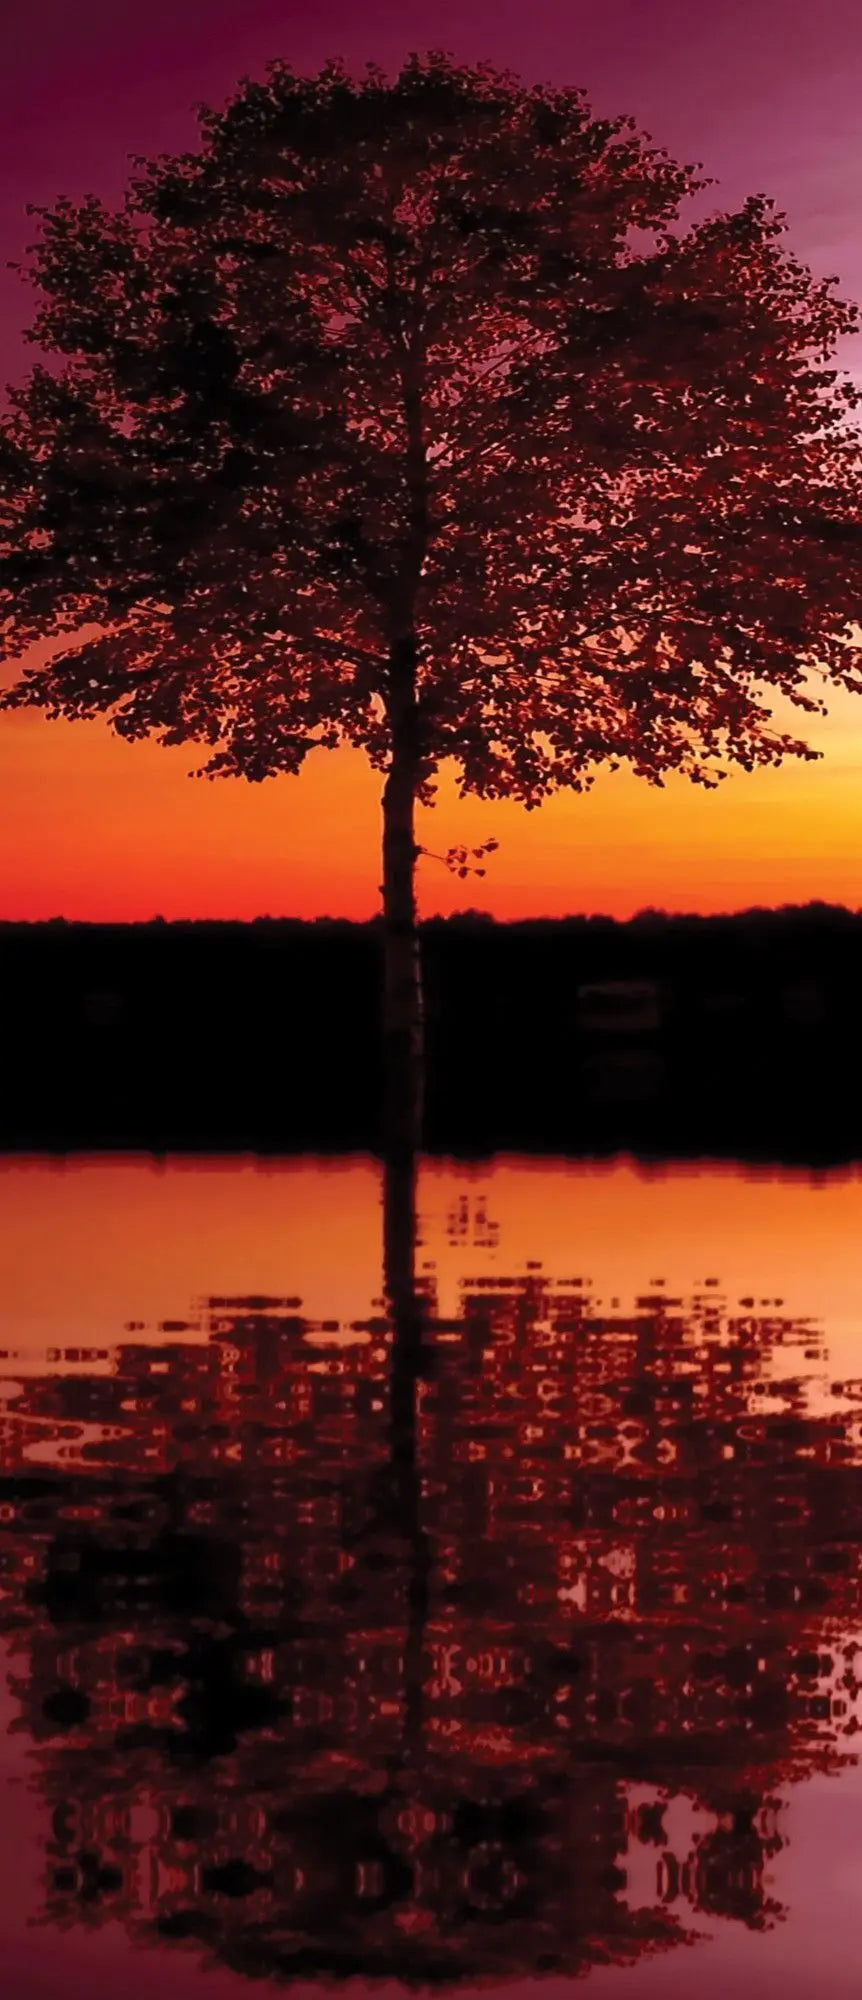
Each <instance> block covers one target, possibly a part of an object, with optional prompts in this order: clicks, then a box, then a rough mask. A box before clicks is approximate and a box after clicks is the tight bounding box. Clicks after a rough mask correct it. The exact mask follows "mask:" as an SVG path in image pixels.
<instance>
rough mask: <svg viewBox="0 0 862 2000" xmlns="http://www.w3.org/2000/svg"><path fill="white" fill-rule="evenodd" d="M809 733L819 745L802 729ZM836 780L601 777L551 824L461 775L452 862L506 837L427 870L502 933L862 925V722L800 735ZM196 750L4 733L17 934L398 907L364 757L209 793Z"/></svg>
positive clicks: (427, 824)
mask: <svg viewBox="0 0 862 2000" xmlns="http://www.w3.org/2000/svg"><path fill="white" fill-rule="evenodd" d="M800 725H803V726H802V727H801V728H800ZM796 727H797V728H800V733H802V734H805V735H807V738H808V740H809V741H810V742H811V743H813V744H815V745H816V746H817V747H819V748H822V749H823V751H824V755H823V758H822V760H821V761H820V762H819V763H816V764H815V763H801V762H798V761H796V760H792V761H789V762H788V763H786V764H785V765H784V766H783V767H781V768H778V769H772V770H762V771H758V772H755V773H753V774H752V775H750V776H749V775H748V774H747V773H744V772H732V773H731V774H730V775H729V776H728V777H727V778H726V779H725V781H724V783H723V784H722V785H721V786H720V787H719V790H718V791H717V792H706V791H704V790H703V789H702V787H700V786H695V785H691V784H690V783H688V782H687V781H686V780H685V779H682V778H671V779H670V780H669V781H668V783H667V785H666V787H665V789H664V790H663V791H661V792H659V791H655V790H653V788H652V787H650V786H648V785H646V784H645V783H644V782H643V780H640V779H636V778H635V777H633V776H632V775H631V774H630V773H629V772H626V771H620V772H619V773H617V774H615V775H613V776H611V775H610V774H608V773H601V772H600V773H599V774H598V776H597V779H596V784H595V788H594V791H593V792H592V793H591V794H589V795H587V796H577V795H575V794H571V793H569V794H560V795H559V796H558V797H557V798H556V799H553V800H551V801H549V802H548V803H547V804H546V805H545V806H544V807H543V808H542V809H541V810H540V811H538V812H534V813H526V812H525V811H524V809H523V808H522V807H519V806H517V805H514V804H510V803H503V804H495V803H485V802H484V801H482V800H481V799H475V798H470V799H461V798H459V796H458V790H457V783H456V773H455V770H454V768H449V769H447V770H444V772H443V774H442V779H441V785H440V792H439V800H438V804H437V806H436V807H435V808H434V809H433V810H431V811H428V812H426V813H423V814H421V815H420V823H419V838H420V840H421V841H422V842H423V844H425V845H427V846H428V847H429V848H432V849H434V850H436V851H437V853H439V854H442V853H444V852H445V850H446V849H447V848H448V847H450V846H452V845H454V844H455V843H456V842H457V843H463V844H465V845H478V844H479V843H480V842H482V841H484V840H485V839H487V838H488V837H489V836H491V835H492V834H493V835H495V836H496V838H497V839H498V840H499V842H500V851H499V852H498V853H497V854H494V855H492V856H490V857H489V859H488V863H487V874H486V876H485V878H484V880H479V879H476V878H469V879H468V880H467V881H463V882H462V881H459V880H458V879H457V878H456V877H455V876H453V875H451V874H449V873H448V871H447V870H446V868H445V867H444V866H443V865H442V863H441V862H440V861H436V860H432V859H424V860H423V861H422V863H421V864H420V869H419V895H420V908H421V912H422V914H423V915H425V916H430V915H432V914H434V913H436V912H440V913H443V914H447V913H448V912H450V911H452V910H458V909H461V910H463V909H467V908H478V909H485V910H488V911H490V912H491V914H492V915H493V916H494V917H496V918H497V919H498V920H501V921H502V920H506V919H514V918H519V917H530V916H563V915H566V914H567V913H572V912H582V911H593V912H603V913H605V914H607V915H610V916H614V917H619V918H625V917H629V916H632V915H633V914H634V913H635V912H636V911H637V910H639V909H644V908H646V907H648V906H654V907H657V908H661V909H669V910H679V911H694V910H699V911H701V912H703V913H704V914H709V913H710V912H713V911H719V910H732V909H741V908H746V907H750V906H752V905H757V904H759V905H763V906H770V907H772V906H775V905H780V904H782V903H806V902H809V901H811V900H813V899H820V900H822V901H824V902H833V903H844V904H846V905H847V906H848V907H850V908H854V909H855V908H857V907H859V906H860V905H862V784H860V777H862V702H859V701H858V700H857V698H855V697H854V696H851V695H844V696H840V697H839V696H836V697H835V699H834V701H833V703H832V708H831V713H830V715H829V717H828V719H827V720H825V721H817V720H816V719H814V720H813V721H811V720H810V719H809V718H808V717H805V716H802V717H797V718H796ZM196 761H202V757H197V756H196V753H195V751H194V750H182V749H180V750H163V749H162V748H161V747H160V746H159V745H158V744H155V743H150V742H148V743H138V744H127V743H123V742H122V741H121V740H120V739H119V738H118V737H116V736H114V735H113V734H112V732H111V731H110V729H109V728H108V726H107V725H106V724H105V723H102V722H93V723H84V722H80V723H78V722H76V723H65V722H49V721H47V720H46V719H45V718H44V716H42V715H40V714H37V713H35V712H27V711H23V712H20V713H17V714H12V715H7V716H4V717H3V718H2V727H0V798H2V808H0V818H2V849H0V851H2V855H3V859H2V862H0V918H2V919H6V920H9V919H18V920H34V919H40V918H48V917H54V916H63V917H66V918H67V919H78V920H84V921H90V922H109V921H114V922H133V921H146V920H147V919H149V918H151V917H154V916H158V915H160V916H163V917H165V918H167V919H170V918H179V917H211V918H214V917H232V918H252V917H256V916H267V915H269V916H293V917H306V918H312V917H315V916H321V915H330V916H342V917H351V918H354V919H357V920H362V919H365V918H368V917H372V916H374V915H375V914H376V911H377V909H378V907H379V896H378V884H379V881H380V858H379V779H378V777H377V775H376V773H375V772H374V771H372V770H371V768H370V766H369V765H368V764H367V762H366V760H365V758H364V757H363V756H362V755H361V754H360V753H359V752H355V751H347V750H344V751H321V752H319V753H317V754H314V755H312V757H311V758H310V759H309V761H308V763H307V765H306V767H305V769H304V771H303V772H302V773H301V774H300V776H299V777H297V778H280V779H272V780H269V781H267V782H266V783H264V784H263V785H259V786H252V785H249V784H247V783H245V782H243V781H240V780H217V781H215V782H206V781H204V780H200V781H198V782H195V781H193V780H191V779H190V778H189V777H188V775H187V774H188V772H189V770H190V769H191V768H192V767H193V766H194V764H195V762H196Z"/></svg>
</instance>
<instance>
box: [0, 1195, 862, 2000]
mask: <svg viewBox="0 0 862 2000" xmlns="http://www.w3.org/2000/svg"><path fill="white" fill-rule="evenodd" d="M0 1201H2V1215H3V1225H2V1245H0V1375H2V1378H3V1379H2V1384H0V1397H2V1411H0V1438H2V1461H0V1593H2V1594H0V1644H2V1651H3V1667H4V1693H3V1696H2V1724H3V1730H4V1734H3V1736H2V1737H0V1838H2V1843H3V1852H4V1871H3V1878H2V1883H0V1945H2V1949H3V1954H4V1964H5V1965H6V1967H7V1968H8V1971H7V1976H8V1978H9V1982H10V1990H14V1992H15V1994H16V2000H17V1996H19V1995H20V1996H21V2000H27V1996H29V1995H30V1994H33V1995H36V1994H45V1995H48V1994H52V1995H53V1994H62V1993H64V1992H66V1991H69V1992H71V1991H75V1992H81V1991H86V1992H87V1993H88V1994H92V1995H93V1996H100V1995H102V1994H105V1995H107V1994H108V1993H109V1992H110V1993H111V1994H113V1993H115V1992H116V1990H117V1987H118V1985H119V1984H120V1983H122V1989H123V1991H124V1993H125V1994H127V1995H128V1996H129V2000H136V1996H138V1995H141V1996H143V1995H144V1994H145V1993H146V1994H149V1993H150V1992H151V1990H152V1987H153V1982H154V1981H156V1980H157V1981H158V1985H159V1988H160V1989H162V1990H164V1991H165V1992H166V1993H170V1994H177V1995H179V1994H183V1995H188V1996H192V2000H197V1996H201V2000H203V1996H205V1995H208V1996H210V2000H228V1996H236V1995H239V1994H240V1993H241V1992H245V1991H247V1982H248V1978H249V1977H254V1978H255V1979H256V1980H257V1981H258V1982H259V1990H261V1989H262V1990H266V1989H267V1988H271V1989H273V1990H274V1989H275V1988H276V1987H277V1986H283V1985H284V1983H285V1982H291V1983H292V1984H294V1985H295V1986H299V1987H300V1988H301V1989H302V1990H303V1992H306V1993H308V1994H309V1995H310V1993H311V1990H312V1988H313V1989H314V1990H315V1992H320V1991H324V1990H327V1989H332V1988H333V1987H334V1986H335V1985H336V1984H337V1983H338V1982H340V1981H341V1980H343V1979H344V1978H345V1977H351V1978H352V1979H354V1980H357V1981H359V1982H360V1986H364V1985H373V1987H374V1989H375V1991H377V1992H381V1991H382V1990H384V1989H385V1990H386V1991H388V1992H389V1993H391V1994H392V1995H394V1994H395V1992H396V1990H397V1989H398V1988H400V1989H404V1988H405V1987H413V1986H417V1985H420V1986H421V1985H430V1984H434V1985H436V1986H446V1987H452V1988H457V1989H458V1990H459V1991H463V1992H470V1991H473V1990H475V1989H476V1988H478V1987H480V1986H487V1985H488V1984H489V1983H490V1984H492V1985H493V1986H495V1987H501V1988H503V1989H508V1990H511V1989H512V1988H513V1987H515V1986H517V1987H518V1988H519V1989H521V1988H522V1987H524V1986H532V1984H533V1982H535V1981H540V1982H541V1991H542V1994H543V1995H544V1996H545V2000H556V1996H557V1995H561V1994H562V1991H563V1988H564V1986H565V1987H566V1988H568V1986H569V1985H570V1983H571V1979H572V1977H574V1976H582V1977H585V1978H586V1979H587V1980H588V1981H589V1983H590V1986H591V1988H592V1989H594V1991H595V1993H596V1996H597V2000H600V1996H602V1995H607V1996H608V2000H613V1996H616V1995H617V1994H620V1995H624V1994H631V1995H632V1996H633V2000H637V1996H638V1995H644V1994H647V1993H649V1994H669V1995H672V1994H679V1995H684V1994H685V1995H687V1994H689V1993H691V1992H694V1991H695V1990H696V1991H697V1992H698V1994H699V1995H700V1996H702V2000H713V1996H715V2000H718V1996H719V1995H722V1996H724V1995H725V1994H726V1992H727V1990H728V1986H729V1984H730V1982H731V1981H733V1982H735V1984H736V1986H737V1987H738V1988H739V1989H740V1990H741V1991H742V1992H746V1991H751V1992H754V1991H757V1992H758V1993H760V1994H775V1995H776V1996H777V1995H779V1994H781V1995H782V1996H788V1995H792V1996H795V1995H797V1994H798V1995H799V1996H800V2000H802V1995H806V1996H808V1995H810V1994H811V1993H812V1992H813V1991H815V1990H817V1989H821V1990H824V1991H825V1990H828V1991H830V1993H831V1994H834V1995H839V1996H840V1995H844V1994H845V1993H846V1994H847V1995H848V1996H849V1995H850V1994H851V1993H853V1994H855V1993H856V1991H857V1982H858V1963H859V1953H860V1949H862V1904H860V1899H859V1897H858V1887H857V1863H856V1856H857V1854H858V1850H859V1845H860V1842H862V1778H860V1773H859V1769H858V1766H857V1762H856V1745H857V1729H858V1724H859V1717H860V1702H859V1696H860V1694H862V1616H860V1610H859V1602H860V1599H859V1576H860V1556H859V1551H860V1546H862V1475H860V1419H859V1411H860V1409H862V1310H860V1304H862V1302H860V1296H859V1293H860V1286H859V1276H858V1243H859V1241H860V1226H862V1180H860V1178H859V1176H858V1174H857V1173H856V1172H850V1173H846V1174H844V1175H842V1176H836V1177H830V1176H824V1175H820V1176H817V1175H811V1174H807V1173H799V1174H795V1175H793V1176H787V1175H783V1176H782V1175H778V1174H774V1175H772V1174H769V1173H768V1172H765V1171H762V1170H761V1171H760V1172H758V1173H754V1172H752V1171H745V1170H743V1169H738V1170H736V1169H732V1168H728V1167H726V1166H724V1167H711V1166H709V1165H708V1164H704V1165H702V1166H700V1167H697V1168H693V1167H691V1166H690V1165H686V1166H681V1165H680V1166H674V1165H673V1164H668V1165H665V1166H662V1167H659V1166H654V1167H652V1168H650V1169H649V1170H647V1169H645V1168H643V1167H638V1166H637V1165H635V1164H634V1163H633V1162H631V1161H625V1160H621V1161H617V1162H613V1163H610V1164H608V1163H601V1164H598V1163H597V1164H595V1165H589V1164H586V1165H585V1164H583V1163H580V1164H578V1165H577V1166H574V1165H572V1164H571V1163H566V1162H563V1161H559V1162H553V1161H552V1162H542V1163H537V1162H535V1161H533V1162H530V1161H525V1160H516V1159H511V1160H510V1159H500V1160H497V1161H494V1162H493V1163H491V1164H489V1165H486V1166H483V1167H481V1168H479V1167H475V1166H470V1167H467V1166H464V1165H462V1164H456V1163H453V1162H448V1163H440V1162H431V1161H426V1162H423V1163H422V1165H421V1167H420V1170H419V1174H418V1180H417V1182H416V1184H415V1185H413V1184H412V1183H411V1182H409V1181H407V1180H406V1179H404V1180H398V1179H397V1177H393V1176H392V1175H391V1174H390V1176H389V1178H388V1182H385V1181H384V1176H383V1173H382V1169H381V1168H380V1167H379V1165H378V1164H377V1163H376V1162H374V1161H372V1160H369V1159H363V1158H357V1159H349V1160H340V1161H332V1160H317V1159H309V1160H303V1161H284V1162H275V1163H273V1162H268V1163H267V1164H266V1165H263V1164H260V1163H254V1162H252V1161H237V1160H227V1159H225V1160H215V1161H212V1160H207V1161H192V1162H189V1161H185V1160H184V1161H176V1162H173V1161H169V1162H168V1163H156V1162H152V1161H149V1160H143V1159H128V1160H117V1159H113V1160H109V1159H99V1160H96V1159H93V1160H85V1161H80V1162H75V1163H71V1162H70V1163H65V1164H63V1163H60V1162H56V1161H48V1160H41V1159H34V1160H11V1159H7V1160H6V1161H5V1162H4V1163H2V1165H0Z"/></svg>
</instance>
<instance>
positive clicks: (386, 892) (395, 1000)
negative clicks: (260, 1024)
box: [382, 636, 425, 1156]
mask: <svg viewBox="0 0 862 2000" xmlns="http://www.w3.org/2000/svg"><path fill="white" fill-rule="evenodd" d="M388 710H389V724H390V731H391V742H392V755H391V762H390V766H389V770H388V772H387V776H386V782H385V785H384V788H383V892H382V893H383V1060H384V1150H385V1152H386V1154H387V1156H389V1155H392V1154H393V1153H394V1154H396V1155H400V1154H405V1153H406V1154H410V1153H413V1152H415V1151H416V1150H417V1149H418V1148H419V1146H420V1145H421V1142H422V1124H423V1112H424V1099H425V1047H424V1032H423V1006H422V965H421V956H420V946H419V932H418V929H417V924H416V883H415V877H416V853H417V849H416V835H415V824H414V821H415V811H416V790H417V783H418V741H417V726H416V724H417V718H416V642H415V639H414V638H413V637H412V636H411V637H410V638H408V639H406V640H402V641H400V642H399V643H398V644H396V645H394V646H393V648H392V653H391V659H390V695H389V702H388Z"/></svg>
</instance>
